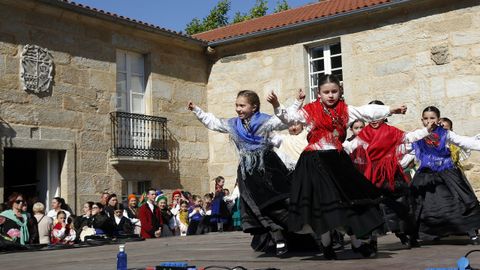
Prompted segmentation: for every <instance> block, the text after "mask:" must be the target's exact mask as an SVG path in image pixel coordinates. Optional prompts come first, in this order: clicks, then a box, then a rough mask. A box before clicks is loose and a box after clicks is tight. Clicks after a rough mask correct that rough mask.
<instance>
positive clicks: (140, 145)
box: [110, 112, 168, 160]
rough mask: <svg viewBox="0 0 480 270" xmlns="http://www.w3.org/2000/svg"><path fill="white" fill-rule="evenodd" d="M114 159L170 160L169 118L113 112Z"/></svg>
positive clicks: (112, 151) (112, 150) (112, 152)
mask: <svg viewBox="0 0 480 270" xmlns="http://www.w3.org/2000/svg"><path fill="white" fill-rule="evenodd" d="M110 120H111V124H112V149H111V154H112V157H113V158H122V157H123V158H138V159H152V160H161V159H167V158H168V152H167V118H164V117H158V116H150V115H143V114H135V113H126V112H111V113H110Z"/></svg>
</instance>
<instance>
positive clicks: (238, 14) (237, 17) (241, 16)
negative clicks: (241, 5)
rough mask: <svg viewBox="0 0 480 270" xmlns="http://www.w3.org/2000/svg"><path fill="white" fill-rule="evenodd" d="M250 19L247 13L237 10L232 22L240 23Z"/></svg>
mask: <svg viewBox="0 0 480 270" xmlns="http://www.w3.org/2000/svg"><path fill="white" fill-rule="evenodd" d="M246 20H248V15H247V14H245V13H241V12H240V11H237V12H235V16H234V17H233V22H232V23H239V22H243V21H246Z"/></svg>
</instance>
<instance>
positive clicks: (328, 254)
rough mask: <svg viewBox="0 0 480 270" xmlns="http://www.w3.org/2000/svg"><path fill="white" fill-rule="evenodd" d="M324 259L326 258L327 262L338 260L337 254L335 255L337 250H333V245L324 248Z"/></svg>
mask: <svg viewBox="0 0 480 270" xmlns="http://www.w3.org/2000/svg"><path fill="white" fill-rule="evenodd" d="M323 257H324V258H325V260H336V259H337V253H335V250H333V245H332V244H330V245H329V246H326V247H324V248H323Z"/></svg>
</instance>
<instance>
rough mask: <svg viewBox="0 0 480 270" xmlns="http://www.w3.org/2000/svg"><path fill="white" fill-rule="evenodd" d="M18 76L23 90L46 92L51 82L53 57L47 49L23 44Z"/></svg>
mask: <svg viewBox="0 0 480 270" xmlns="http://www.w3.org/2000/svg"><path fill="white" fill-rule="evenodd" d="M21 59H22V64H21V71H20V78H21V80H22V83H23V90H25V91H32V92H34V93H41V92H48V91H49V89H50V85H51V83H52V70H53V57H52V55H51V54H50V52H49V51H48V50H47V49H44V48H41V47H39V46H37V45H25V47H24V48H23V52H22V57H21Z"/></svg>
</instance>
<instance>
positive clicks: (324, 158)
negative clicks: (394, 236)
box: [288, 150, 383, 237]
mask: <svg viewBox="0 0 480 270" xmlns="http://www.w3.org/2000/svg"><path fill="white" fill-rule="evenodd" d="M380 199H381V193H380V191H379V190H378V189H377V188H376V187H375V186H373V185H372V184H371V183H370V181H368V180H367V179H366V178H365V177H364V176H363V175H362V174H361V173H360V172H358V171H357V170H356V169H355V167H354V165H353V163H352V161H351V159H350V157H349V156H348V155H347V154H346V153H345V152H344V151H341V152H339V151H337V150H327V151H304V152H303V153H302V154H301V156H300V159H299V161H298V163H297V166H296V168H295V172H294V174H293V181H292V192H291V197H290V211H289V219H288V227H289V230H291V231H294V232H296V231H300V230H302V229H303V228H304V226H305V225H310V227H311V228H312V229H313V231H314V232H315V233H316V234H317V235H321V234H323V233H326V232H328V231H331V230H333V229H335V228H339V227H343V228H344V229H347V230H350V231H351V232H352V233H353V234H355V235H356V236H357V237H364V236H366V235H368V234H370V232H372V231H373V230H374V229H376V228H378V227H380V226H381V225H382V224H383V219H382V215H381V214H380V211H379V208H378V203H379V201H380Z"/></svg>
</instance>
